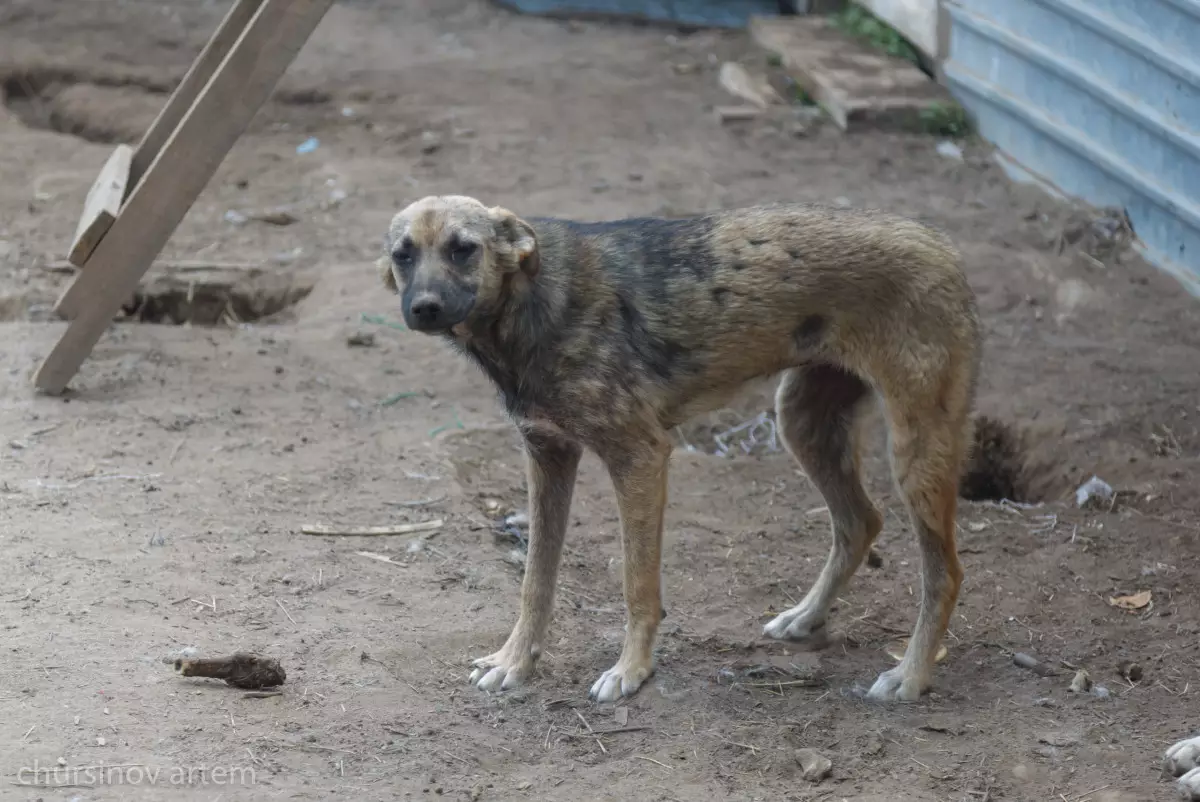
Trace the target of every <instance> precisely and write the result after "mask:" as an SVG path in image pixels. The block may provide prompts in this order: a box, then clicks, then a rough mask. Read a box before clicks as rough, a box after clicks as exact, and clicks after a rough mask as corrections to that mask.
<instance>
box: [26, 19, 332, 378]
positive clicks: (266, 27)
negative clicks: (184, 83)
mask: <svg viewBox="0 0 1200 802" xmlns="http://www.w3.org/2000/svg"><path fill="white" fill-rule="evenodd" d="M332 4H333V0H263V2H262V4H261V5H260V6H258V7H257V9H256V10H255V12H254V14H253V15H252V16H251V18H250V20H249V21H248V22H247V23H246V25H245V27H244V28H243V29H242V31H241V32H240V33H239V35H238V36H237V39H236V41H235V42H234V44H233V45H232V47H231V48H230V50H229V52H228V54H227V55H226V56H225V57H224V58H223V59H221V62H220V64H219V65H218V66H217V67H216V70H215V71H214V72H213V75H212V77H211V78H210V79H209V80H208V81H207V82H206V83H205V85H204V87H203V88H202V89H201V91H200V92H199V94H198V95H197V96H196V100H195V102H194V103H192V104H191V106H190V107H189V108H188V110H187V112H186V113H185V114H184V115H183V117H182V118H181V119H180V121H179V125H178V126H177V127H175V129H174V130H173V131H172V132H171V134H170V136H169V137H168V138H167V140H166V141H165V142H164V143H163V145H162V149H161V150H160V151H159V152H158V155H157V157H156V158H155V159H154V161H153V162H151V164H150V165H149V167H147V169H146V173H145V174H144V175H143V176H142V177H141V179H140V180H138V182H137V184H136V185H135V186H134V188H133V191H132V192H131V193H130V194H129V199H128V201H126V203H125V205H124V206H122V207H121V213H120V214H119V215H118V216H117V219H116V221H115V222H114V223H113V226H112V229H111V231H110V232H109V235H108V236H106V237H104V238H103V239H101V240H100V243H99V244H98V245H97V246H96V250H95V252H94V253H93V254H92V257H91V259H89V260H88V267H87V269H86V270H81V271H79V275H78V276H76V277H75V281H74V283H72V284H71V286H70V287H68V288H67V291H66V292H65V293H64V294H63V297H62V298H60V299H59V303H58V307H57V308H58V311H59V313H60V314H63V315H64V316H65V317H67V318H69V319H70V320H71V323H70V325H68V326H67V330H66V332H65V333H64V334H63V336H62V339H60V340H59V341H58V343H57V344H56V345H55V346H54V349H53V350H52V351H51V352H50V354H49V355H48V356H47V357H46V359H45V360H44V361H43V362H42V365H41V367H40V368H39V369H38V371H37V374H36V375H35V376H34V385H35V386H36V387H37V388H38V389H39V390H41V391H42V392H46V393H60V392H62V391H63V390H64V389H65V388H66V386H67V383H68V382H69V381H70V380H71V379H72V378H73V377H74V376H75V373H76V371H78V370H79V366H80V365H82V364H83V361H84V360H85V359H87V357H88V354H90V353H91V351H92V349H93V348H94V347H95V345H96V342H97V341H98V340H99V339H100V336H101V335H102V334H103V333H104V330H105V329H106V328H108V326H109V324H110V323H111V322H112V319H113V316H114V315H115V314H116V313H117V312H118V311H119V310H120V308H121V305H122V304H123V303H124V302H125V301H126V299H127V298H128V297H129V295H130V294H131V293H132V292H133V291H134V289H135V287H137V284H138V281H139V280H140V279H141V278H142V276H143V275H144V274H145V272H146V270H147V269H148V268H149V267H150V263H151V262H152V261H153V260H154V257H155V256H157V255H158V254H159V252H160V251H161V250H162V247H163V245H165V244H166V242H167V240H168V239H169V238H170V236H171V234H172V232H174V230H175V228H176V226H178V225H179V223H180V221H181V220H182V219H183V217H184V215H185V214H187V211H188V209H189V208H190V207H191V205H192V204H193V203H195V201H196V198H197V196H199V194H200V192H201V191H202V190H203V189H204V187H205V185H206V184H208V181H209V179H210V178H212V175H213V173H215V172H216V170H217V167H218V165H220V163H221V161H222V160H223V159H224V158H225V154H226V153H228V152H229V150H230V148H232V147H233V145H234V143H235V142H236V141H237V139H238V137H239V136H241V134H242V132H243V131H244V130H245V129H246V126H248V125H249V124H250V120H251V119H252V118H253V117H254V115H255V113H256V112H257V111H258V109H259V107H260V106H261V105H262V104H263V102H264V101H265V100H266V99H267V97H268V96H269V95H270V93H271V90H272V89H273V88H274V86H275V84H276V83H277V82H278V81H279V79H280V77H282V75H283V73H284V71H285V70H286V69H287V67H288V65H289V64H291V62H292V60H293V59H294V58H295V56H296V53H298V52H299V50H300V48H301V47H303V46H304V43H305V42H306V41H307V40H308V37H309V36H310V35H311V34H312V32H313V30H314V29H315V28H316V27H317V24H318V23H320V21H321V19H322V18H323V17H324V16H325V12H326V11H328V10H329V7H330V6H331V5H332ZM239 7H240V6H238V5H235V6H234V9H233V10H231V13H232V12H233V11H236V10H237V9H238V8H239ZM176 91H179V90H176ZM168 105H170V102H168Z"/></svg>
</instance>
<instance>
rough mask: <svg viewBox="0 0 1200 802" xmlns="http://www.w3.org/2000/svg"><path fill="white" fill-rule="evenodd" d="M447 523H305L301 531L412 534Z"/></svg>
mask: <svg viewBox="0 0 1200 802" xmlns="http://www.w3.org/2000/svg"><path fill="white" fill-rule="evenodd" d="M445 524H446V522H445V521H444V520H442V519H441V518H435V519H434V520H432V521H420V522H418V523H411V524H394V525H392V526H360V527H357V528H355V527H336V526H326V525H324V524H305V525H304V526H302V527H300V532H301V533H302V534H305V535H322V536H327V537H379V536H383V535H411V534H412V533H414V532H433V531H436V530H438V529H441V528H442V527H443V526H445Z"/></svg>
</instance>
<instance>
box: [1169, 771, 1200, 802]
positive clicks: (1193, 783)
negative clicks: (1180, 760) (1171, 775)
mask: <svg viewBox="0 0 1200 802" xmlns="http://www.w3.org/2000/svg"><path fill="white" fill-rule="evenodd" d="M1175 788H1176V790H1178V791H1179V798H1180V799H1185V800H1188V802H1197V800H1200V768H1197V769H1192V770H1191V771H1189V772H1188V773H1187V774H1185V775H1183V776H1182V777H1180V778H1179V781H1178V782H1176V783H1175Z"/></svg>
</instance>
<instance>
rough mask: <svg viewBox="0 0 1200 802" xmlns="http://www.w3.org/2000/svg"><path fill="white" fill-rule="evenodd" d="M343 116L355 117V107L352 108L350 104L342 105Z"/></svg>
mask: <svg viewBox="0 0 1200 802" xmlns="http://www.w3.org/2000/svg"><path fill="white" fill-rule="evenodd" d="M342 116H343V117H354V116H356V115H355V113H354V109H352V108H350V107H349V106H342Z"/></svg>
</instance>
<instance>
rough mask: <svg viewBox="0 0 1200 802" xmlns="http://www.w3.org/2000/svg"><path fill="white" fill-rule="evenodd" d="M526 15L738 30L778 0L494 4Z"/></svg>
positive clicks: (507, 0)
mask: <svg viewBox="0 0 1200 802" xmlns="http://www.w3.org/2000/svg"><path fill="white" fill-rule="evenodd" d="M496 2H498V3H500V5H505V6H510V7H511V8H514V9H516V10H517V11H522V12H524V13H526V14H563V15H568V14H599V15H602V16H613V17H630V18H633V19H644V20H653V21H656V22H670V23H675V24H679V25H698V26H702V27H707V26H716V27H722V28H740V27H742V26H744V25H745V24H746V23H747V22H748V21H749V19H750V17H751V16H753V15H756V14H758V15H768V14H776V13H778V12H779V11H780V5H779V0H496Z"/></svg>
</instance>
